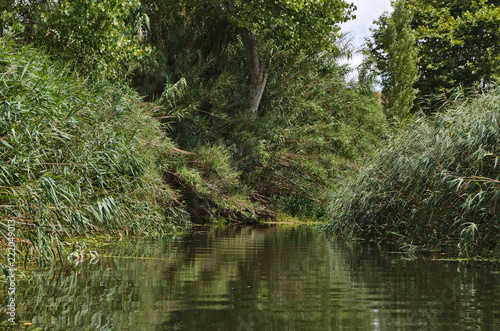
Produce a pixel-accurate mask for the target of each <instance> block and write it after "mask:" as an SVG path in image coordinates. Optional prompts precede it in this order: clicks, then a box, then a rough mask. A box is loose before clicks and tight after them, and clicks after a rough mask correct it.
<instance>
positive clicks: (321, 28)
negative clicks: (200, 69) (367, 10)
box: [143, 0, 355, 113]
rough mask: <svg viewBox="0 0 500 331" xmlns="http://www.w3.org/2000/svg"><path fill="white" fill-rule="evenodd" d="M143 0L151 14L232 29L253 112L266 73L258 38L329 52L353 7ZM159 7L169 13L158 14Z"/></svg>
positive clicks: (312, 1) (325, 1) (283, 1)
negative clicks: (238, 44)
mask: <svg viewBox="0 0 500 331" xmlns="http://www.w3.org/2000/svg"><path fill="white" fill-rule="evenodd" d="M143 3H144V4H145V5H146V6H145V8H146V10H147V13H148V15H149V13H150V11H155V12H156V13H154V12H151V14H152V15H154V16H157V15H164V19H166V20H173V19H175V17H179V15H181V16H183V17H184V20H185V22H195V21H199V20H203V19H207V18H211V19H212V20H217V21H218V23H217V24H218V27H219V28H221V27H222V28H223V29H224V30H225V31H230V32H231V33H237V34H238V36H239V39H240V41H241V43H242V44H243V47H244V49H245V54H246V66H247V71H248V85H247V93H246V97H247V100H248V102H249V105H250V108H251V110H252V112H254V113H256V112H257V110H258V108H259V104H260V101H261V98H262V95H263V92H264V89H265V86H266V83H267V77H268V73H267V70H266V67H265V65H264V63H263V61H262V58H261V55H260V53H259V40H266V39H273V40H275V41H276V42H278V43H280V44H281V45H287V46H289V47H290V46H291V47H293V48H295V49H297V50H308V49H314V50H316V51H318V50H326V51H332V50H335V47H336V46H335V41H336V40H337V39H338V38H339V37H340V33H339V31H340V27H339V26H338V24H339V23H341V22H345V21H347V20H349V19H350V18H352V17H353V15H352V12H353V10H354V9H355V7H354V5H352V4H347V3H346V2H345V1H344V0H300V1H287V0H198V1H192V0H190V1H186V0H185V1H173V0H163V1H162V0H157V1H148V0H145V1H143ZM160 8H161V9H163V10H167V11H169V12H168V13H167V12H165V13H158V10H159V9H160ZM172 9H174V10H175V13H174V12H173V10H172ZM152 22H153V24H155V23H156V21H155V20H152ZM218 32H219V34H218V35H219V36H220V37H223V36H227V34H225V32H223V31H218ZM230 39H231V38H230ZM231 40H232V39H231ZM215 44H217V42H216V43H215Z"/></svg>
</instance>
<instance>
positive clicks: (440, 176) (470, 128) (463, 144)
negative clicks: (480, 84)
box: [327, 90, 500, 256]
mask: <svg viewBox="0 0 500 331" xmlns="http://www.w3.org/2000/svg"><path fill="white" fill-rule="evenodd" d="M499 124H500V92H499V91H497V90H495V91H494V92H491V93H490V94H488V95H483V96H480V97H478V98H477V100H474V101H472V102H469V103H463V104H460V105H457V106H456V107H455V108H453V109H450V110H449V111H448V112H446V113H444V114H437V115H436V117H435V118H434V120H429V119H426V118H424V117H419V118H417V119H416V120H415V122H414V123H413V124H412V125H410V126H409V127H408V128H407V129H406V130H405V131H404V132H402V133H401V134H400V135H398V136H397V137H395V138H394V139H392V140H391V141H390V142H388V145H387V147H386V148H384V149H382V150H380V151H379V152H378V153H377V155H376V156H375V157H373V159H371V160H370V162H368V163H367V164H366V165H365V167H364V168H363V169H362V171H361V172H360V173H359V174H358V175H356V176H354V177H353V178H351V179H350V180H348V181H346V182H345V184H344V185H343V186H342V187H341V189H340V190H339V191H338V192H334V193H331V196H330V207H329V210H330V213H331V216H332V218H333V221H332V222H331V223H329V224H328V226H327V229H328V230H329V231H333V232H340V233H344V234H347V235H349V236H363V237H367V238H375V239H377V240H387V239H393V240H397V241H399V242H401V243H402V244H407V243H408V242H412V243H413V244H415V245H419V246H422V245H428V244H431V245H440V244H451V245H452V246H451V247H452V248H453V247H455V248H456V249H457V251H458V252H459V253H461V254H463V255H477V254H479V255H490V256H491V254H493V253H492V250H493V249H494V248H495V246H496V245H498V243H499V242H500V231H499V230H500V227H499V226H498V221H499V218H498V215H499V214H500V209H499V207H500V204H499V201H500V185H499V184H500V181H499V180H500V177H499V174H500V171H499V166H500V162H499V161H500V150H499V146H500V144H499V142H500V130H499V128H500V126H499Z"/></svg>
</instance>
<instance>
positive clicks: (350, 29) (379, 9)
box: [341, 0, 392, 68]
mask: <svg viewBox="0 0 500 331" xmlns="http://www.w3.org/2000/svg"><path fill="white" fill-rule="evenodd" d="M346 1H347V2H348V3H351V2H352V3H354V5H355V6H356V7H357V10H356V11H355V12H354V14H355V15H356V19H354V20H351V21H349V22H346V23H344V24H342V25H341V28H342V32H343V33H347V34H348V38H350V39H351V42H352V44H353V46H354V48H355V49H359V47H361V46H362V45H363V44H364V43H365V38H367V37H369V36H370V34H371V33H370V27H372V26H373V21H374V20H376V19H377V18H379V17H380V15H382V13H383V12H390V11H392V8H391V1H390V0H346ZM362 60H363V57H362V56H361V55H354V56H353V58H352V59H350V60H344V61H343V63H350V65H351V66H352V67H354V68H355V67H357V66H358V65H359V64H361V61H362Z"/></svg>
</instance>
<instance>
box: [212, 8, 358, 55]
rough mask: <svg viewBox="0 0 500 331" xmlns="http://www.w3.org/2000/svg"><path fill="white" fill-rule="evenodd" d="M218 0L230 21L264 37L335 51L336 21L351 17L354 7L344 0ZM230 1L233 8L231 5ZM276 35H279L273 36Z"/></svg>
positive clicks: (315, 48) (337, 29)
mask: <svg viewBox="0 0 500 331" xmlns="http://www.w3.org/2000/svg"><path fill="white" fill-rule="evenodd" d="M225 2H226V1H220V3H221V7H222V8H223V10H226V11H228V12H230V15H229V17H230V20H231V21H233V22H235V23H236V25H237V26H239V27H245V28H247V29H249V30H251V31H254V32H255V33H256V35H258V36H259V37H262V38H263V39H264V40H270V39H274V40H275V41H276V42H277V43H279V45H280V46H287V47H289V46H293V47H294V48H295V49H297V50H302V51H304V50H307V49H314V50H315V51H319V50H327V51H335V50H337V46H338V45H337V44H336V41H337V40H338V39H339V38H340V27H339V26H338V24H339V23H343V22H346V21H348V20H349V19H351V18H353V17H354V16H353V15H352V13H353V11H354V10H356V7H355V6H354V5H353V4H348V3H346V2H345V1H343V0H333V1H332V0H300V1H287V0H279V1H274V0H273V1H270V0H257V1H249V0H229V1H227V3H229V5H226V4H225ZM231 3H232V6H233V11H232V12H231V9H230V8H227V9H226V7H231ZM276 36H279V38H276Z"/></svg>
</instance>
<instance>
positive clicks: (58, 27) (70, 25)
mask: <svg viewBox="0 0 500 331" xmlns="http://www.w3.org/2000/svg"><path fill="white" fill-rule="evenodd" d="M0 4H1V6H0V14H1V16H0V22H1V23H2V26H1V28H2V31H1V32H2V34H3V35H5V34H18V35H19V36H20V37H21V38H23V39H24V41H25V42H28V43H34V44H35V45H38V46H45V47H46V48H47V49H48V50H49V51H50V52H51V53H52V54H56V55H58V56H61V58H62V60H63V61H71V62H72V63H74V64H75V66H76V67H77V68H78V69H79V70H83V72H84V73H90V72H91V71H94V70H95V71H98V72H100V73H102V74H103V75H104V76H107V77H108V78H118V77H119V76H123V75H124V74H125V73H126V72H127V70H128V69H129V67H130V64H131V63H132V62H134V61H138V60H139V59H140V58H141V57H142V56H143V55H144V54H145V52H146V51H147V50H146V49H142V48H141V46H140V43H139V40H138V37H139V36H140V31H141V25H142V24H143V23H145V22H146V21H147V18H146V17H144V16H140V15H138V13H139V12H138V10H139V8H140V5H141V4H140V1H139V0H100V1H96V0H72V1H45V0H35V1H6V2H4V3H0Z"/></svg>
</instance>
